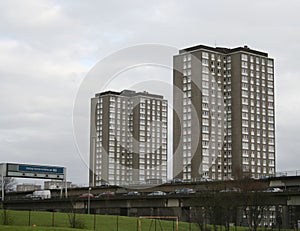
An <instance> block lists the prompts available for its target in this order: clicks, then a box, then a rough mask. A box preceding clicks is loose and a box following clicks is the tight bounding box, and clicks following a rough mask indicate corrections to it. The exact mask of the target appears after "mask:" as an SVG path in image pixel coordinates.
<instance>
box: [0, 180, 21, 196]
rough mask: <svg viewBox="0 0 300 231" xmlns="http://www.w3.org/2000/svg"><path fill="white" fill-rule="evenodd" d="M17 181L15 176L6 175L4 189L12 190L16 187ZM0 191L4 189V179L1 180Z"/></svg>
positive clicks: (6, 190)
mask: <svg viewBox="0 0 300 231" xmlns="http://www.w3.org/2000/svg"><path fill="white" fill-rule="evenodd" d="M16 184H17V181H16V179H15V178H13V177H4V191H5V192H11V191H13V190H14V189H15V186H16ZM0 191H2V180H0Z"/></svg>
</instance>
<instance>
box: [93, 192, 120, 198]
mask: <svg viewBox="0 0 300 231" xmlns="http://www.w3.org/2000/svg"><path fill="white" fill-rule="evenodd" d="M114 196H115V193H114V192H111V191H107V192H103V193H100V194H99V195H97V196H96V198H110V197H114Z"/></svg>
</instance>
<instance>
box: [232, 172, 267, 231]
mask: <svg viewBox="0 0 300 231" xmlns="http://www.w3.org/2000/svg"><path fill="white" fill-rule="evenodd" d="M234 184H235V185H236V187H238V188H239V189H240V192H241V193H242V203H243V205H242V210H243V213H244V215H245V217H246V220H247V223H248V227H249V230H251V231H256V230H257V228H258V227H259V225H260V224H261V221H262V218H263V216H264V213H265V212H266V211H267V210H268V209H269V204H270V197H269V196H268V195H266V194H265V193H262V191H263V190H265V189H266V188H267V187H268V185H267V183H266V182H263V181H257V180H253V179H251V178H244V179H241V180H239V181H237V182H235V183H234Z"/></svg>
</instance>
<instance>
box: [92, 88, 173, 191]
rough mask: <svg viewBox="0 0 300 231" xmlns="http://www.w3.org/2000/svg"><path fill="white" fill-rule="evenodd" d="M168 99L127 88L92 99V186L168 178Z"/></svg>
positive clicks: (100, 94)
mask: <svg viewBox="0 0 300 231" xmlns="http://www.w3.org/2000/svg"><path fill="white" fill-rule="evenodd" d="M167 110H168V105H167V101H166V100H164V99H163V96H161V95H155V94H150V93H147V92H135V91H130V90H124V91H122V92H113V91H107V92H103V93H99V94H96V95H95V97H94V98H92V100H91V124H90V175H89V182H90V185H91V186H98V185H102V184H103V183H106V182H108V183H109V184H135V183H140V182H147V180H151V179H157V180H158V179H159V180H162V181H165V180H166V179H167V115H168V111H167Z"/></svg>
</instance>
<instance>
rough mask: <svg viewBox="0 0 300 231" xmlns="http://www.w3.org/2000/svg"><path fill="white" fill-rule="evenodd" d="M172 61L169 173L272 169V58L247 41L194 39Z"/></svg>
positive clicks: (190, 175) (256, 173) (218, 176)
mask: <svg viewBox="0 0 300 231" xmlns="http://www.w3.org/2000/svg"><path fill="white" fill-rule="evenodd" d="M173 61H174V64H173V65H174V73H173V84H174V89H173V100H174V102H173V107H174V112H173V130H174V131H173V175H174V177H175V178H182V179H184V180H191V181H193V180H204V179H208V178H209V179H213V180H224V179H228V178H234V179H239V178H242V177H253V178H261V177H265V176H272V175H274V174H275V113H274V66H273V63H274V61H273V59H272V58H269V57H268V54H267V53H264V52H261V51H257V50H253V49H250V48H248V47H247V46H244V47H237V48H233V49H229V48H218V47H216V48H214V47H208V46H204V45H199V46H195V47H190V48H187V49H184V50H180V52H179V54H178V55H175V56H174V58H173Z"/></svg>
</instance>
